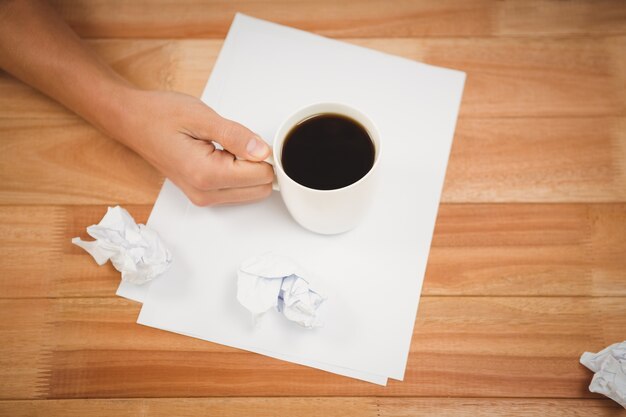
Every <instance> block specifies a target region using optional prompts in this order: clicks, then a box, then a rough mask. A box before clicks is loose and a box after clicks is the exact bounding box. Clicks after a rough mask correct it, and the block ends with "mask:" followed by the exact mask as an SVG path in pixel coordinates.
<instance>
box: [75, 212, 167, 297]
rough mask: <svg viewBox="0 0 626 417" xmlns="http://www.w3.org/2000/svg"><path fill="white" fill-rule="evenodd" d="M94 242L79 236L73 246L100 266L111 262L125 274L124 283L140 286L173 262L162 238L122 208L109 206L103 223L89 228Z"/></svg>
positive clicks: (123, 276)
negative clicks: (81, 249)
mask: <svg viewBox="0 0 626 417" xmlns="http://www.w3.org/2000/svg"><path fill="white" fill-rule="evenodd" d="M87 233H88V234H89V236H91V237H93V238H94V239H95V240H94V241H84V240H81V239H80V238H78V237H75V238H73V239H72V243H73V244H75V245H77V246H80V247H81V248H83V249H84V250H85V251H87V252H88V253H89V254H90V255H91V256H92V257H93V258H94V260H95V261H96V262H97V263H98V265H104V264H105V263H106V262H107V261H108V260H111V263H112V264H113V266H114V267H115V269H117V270H118V271H120V272H121V273H122V281H125V282H129V283H131V284H136V285H141V284H144V283H146V282H148V281H151V280H152V279H154V278H156V277H158V276H159V275H161V274H162V273H163V272H165V271H166V270H167V269H168V268H169V266H170V265H171V263H172V256H171V254H170V252H169V251H168V250H167V248H165V246H164V245H163V243H162V242H161V239H160V238H159V235H158V234H157V233H156V232H155V231H154V230H152V229H150V228H149V227H147V226H145V225H143V224H139V225H138V224H137V223H135V220H134V219H133V217H132V216H131V215H130V214H129V213H128V211H126V210H124V209H123V208H121V207H120V206H116V207H109V208H108V209H107V213H106V215H105V216H104V217H103V218H102V220H101V221H100V223H98V224H95V225H92V226H89V227H88V228H87Z"/></svg>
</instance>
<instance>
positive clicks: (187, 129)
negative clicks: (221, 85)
mask: <svg viewBox="0 0 626 417" xmlns="http://www.w3.org/2000/svg"><path fill="white" fill-rule="evenodd" d="M122 105H123V109H122V111H121V112H120V117H119V120H118V121H119V123H117V124H116V126H115V127H114V128H107V127H106V126H105V130H107V131H109V133H111V134H112V135H113V136H116V137H117V138H118V139H119V140H120V141H122V142H123V143H125V144H126V145H127V146H129V147H130V148H132V149H133V150H134V151H136V152H137V153H138V154H140V155H141V156H142V157H144V158H145V159H146V160H147V161H148V162H150V163H151V164H152V165H153V166H154V167H156V168H157V169H158V170H159V171H161V172H162V173H163V174H164V175H165V176H166V177H168V178H169V179H170V180H171V181H173V182H174V183H175V184H176V185H177V186H178V187H179V188H180V189H181V190H182V191H183V192H184V193H185V194H186V195H187V197H189V199H190V200H191V201H192V202H193V203H194V204H196V205H198V206H212V205H219V204H229V203H243V202H251V201H256V200H260V199H263V198H265V197H267V196H269V195H270V194H271V192H272V180H273V178H274V171H273V169H272V166H271V165H270V164H268V163H266V162H262V161H263V160H264V159H266V158H267V157H268V156H269V155H270V148H269V146H268V145H267V144H266V143H265V142H264V141H263V140H262V139H261V138H260V137H259V136H257V135H256V134H254V133H253V132H252V131H250V130H249V129H247V128H246V127H244V126H242V125H240V124H239V123H236V122H233V121H231V120H228V119H224V118H223V117H221V116H220V115H218V114H217V113H216V112H215V111H214V110H212V109H211V108H210V107H208V106H207V105H205V104H204V103H202V102H201V101H200V100H199V99H197V98H195V97H192V96H189V95H186V94H181V93H174V92H161V91H139V90H132V91H131V92H129V94H128V95H127V96H125V98H124V100H123V101H122ZM213 141H214V142H217V143H219V144H220V145H222V147H223V148H224V150H219V149H216V147H215V145H214V144H213ZM236 157H237V158H236Z"/></svg>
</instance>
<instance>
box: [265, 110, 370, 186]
mask: <svg viewBox="0 0 626 417" xmlns="http://www.w3.org/2000/svg"><path fill="white" fill-rule="evenodd" d="M328 105H330V106H339V107H344V108H348V109H350V110H351V111H353V112H355V113H356V114H358V115H359V117H360V118H362V119H363V120H367V122H368V123H369V124H370V126H371V129H370V128H368V127H367V126H363V127H364V128H365V129H366V130H367V133H368V134H369V136H370V140H371V141H372V142H374V146H375V151H376V155H375V157H374V163H373V164H372V167H371V168H370V169H369V171H367V174H365V175H363V176H362V177H361V178H359V179H358V180H357V181H355V182H353V183H352V184H349V185H346V186H344V187H341V188H333V189H332V190H318V189H317V188H311V187H307V186H306V185H302V184H300V183H299V182H298V181H296V180H294V179H293V178H291V177H290V176H289V175H288V174H287V173H286V172H285V170H284V169H283V164H282V161H281V160H280V159H281V158H276V146H277V143H278V140H277V139H278V134H279V133H280V132H281V131H282V130H283V128H284V127H285V124H286V123H287V121H288V120H290V119H292V118H293V117H294V116H295V115H296V114H298V113H300V112H303V111H305V110H307V109H309V108H311V107H317V106H328ZM322 113H324V111H321V112H319V113H312V114H309V115H308V116H304V117H303V118H302V119H301V120H299V121H298V122H296V123H294V124H293V125H292V126H291V128H293V126H295V125H297V124H298V123H300V122H301V121H303V120H306V119H307V118H310V117H313V116H315V115H317V114H322ZM328 113H332V111H329V112H328ZM338 114H341V115H342V116H346V117H349V118H351V119H354V117H352V116H351V115H348V114H343V113H338ZM356 122H358V123H359V124H361V125H363V123H362V122H361V121H359V120H356ZM370 130H373V132H371V131H370ZM287 133H288V132H285V135H286V134H287ZM374 135H376V138H377V139H378V140H377V141H375V140H374V139H372V136H374ZM283 139H284V138H283ZM280 142H281V145H282V143H283V142H284V140H280ZM381 150H382V144H381V140H380V133H379V130H378V127H377V126H376V125H375V124H374V122H373V121H372V119H371V118H369V117H368V116H367V115H365V114H364V113H363V112H362V111H361V110H359V109H357V108H355V107H354V106H351V105H348V104H345V103H342V102H338V101H319V102H314V103H310V104H307V105H305V106H302V107H300V108H299V109H298V110H296V111H294V112H293V113H291V114H290V115H289V116H287V117H286V118H285V119H284V120H283V122H282V123H281V124H280V126H279V127H278V130H276V134H275V135H274V142H273V143H272V158H273V160H274V167H275V168H276V167H278V169H280V170H281V172H282V173H283V174H285V177H286V178H287V179H288V180H289V181H290V182H291V183H293V184H295V185H296V186H298V187H299V188H302V189H304V190H307V191H313V192H317V193H324V194H329V193H336V192H339V191H345V190H347V189H349V188H352V187H356V186H358V185H359V184H360V183H361V182H364V181H365V179H366V178H368V177H370V176H371V175H372V172H374V168H376V167H377V166H378V165H379V161H380V154H381ZM281 157H282V153H281Z"/></svg>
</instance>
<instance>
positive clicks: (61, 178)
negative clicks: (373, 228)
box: [0, 118, 626, 205]
mask: <svg viewBox="0 0 626 417" xmlns="http://www.w3.org/2000/svg"><path fill="white" fill-rule="evenodd" d="M0 167H1V168H0V204H6V205H20V204H22V205H24V204H46V205H47V204H112V203H119V204H152V203H154V201H155V199H156V196H157V194H158V191H159V189H160V186H161V183H162V177H161V174H160V173H159V172H158V171H156V170H155V169H154V168H152V167H151V166H150V165H149V164H148V163H147V162H145V161H144V160H143V159H142V158H140V157H139V156H138V155H137V154H135V153H133V152H132V151H130V150H128V149H127V148H125V147H123V146H122V145H120V144H118V143H117V142H115V141H113V140H110V139H109V138H107V137H105V136H104V135H103V134H101V133H99V132H98V131H96V130H95V129H94V128H93V127H91V126H89V125H87V124H86V123H84V122H82V121H80V120H76V119H68V118H66V119H57V118H50V119H31V120H28V119H2V118H0ZM416 186H419V181H416ZM441 201H442V202H443V203H493V202H500V203H510V202H517V203H525V202H533V203H562V202H570V203H576V202H626V118H576V119H574V118H565V119H525V118H521V119H489V120H484V119H461V120H459V122H458V125H457V131H456V135H455V139H454V143H453V146H452V152H451V156H450V161H449V164H448V171H447V174H446V180H445V184H444V189H443V194H442V197H441Z"/></svg>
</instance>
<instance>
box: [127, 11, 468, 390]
mask: <svg viewBox="0 0 626 417" xmlns="http://www.w3.org/2000/svg"><path fill="white" fill-rule="evenodd" d="M464 80H465V74H464V73H462V72H458V71H453V70H448V69H443V68H437V67H433V66H429V65H425V64H420V63H417V62H413V61H410V60H407V59H403V58H399V57H394V56H390V55H387V54H384V53H380V52H376V51H372V50H368V49H365V48H361V47H357V46H353V45H349V44H346V43H343V42H338V41H334V40H330V39H326V38H323V37H320V36H316V35H313V34H309V33H306V32H302V31H299V30H295V29H290V28H286V27H283V26H279V25H276V24H272V23H268V22H264V21H261V20H257V19H253V18H250V17H247V16H243V15H237V16H236V18H235V21H234V22H233V25H232V27H231V29H230V32H229V33H228V37H227V38H226V41H225V43H224V46H223V48H222V51H221V53H220V56H219V58H218V60H217V63H216V65H215V68H214V69H213V73H212V74H211V78H210V80H209V83H208V84H207V86H206V89H205V91H204V93H203V95H202V100H203V101H204V102H206V103H207V104H208V105H209V106H211V107H213V108H214V109H215V110H217V111H218V112H219V113H220V114H222V115H223V116H224V117H227V118H230V119H233V120H237V121H239V122H240V123H242V124H244V125H246V126H248V127H249V128H250V129H252V130H253V131H256V132H257V133H259V134H260V135H261V136H262V137H263V138H265V139H267V140H271V139H272V138H273V135H274V132H275V130H276V129H277V128H278V126H279V124H280V123H281V122H282V121H283V120H284V119H285V118H287V116H289V114H291V113H292V112H293V111H294V110H296V109H298V108H300V107H303V106H304V105H307V104H310V103H313V102H320V101H337V102H343V103H346V104H348V105H351V106H353V107H356V108H357V109H359V110H361V111H362V112H364V113H365V114H366V115H368V117H369V118H370V119H371V120H373V122H374V123H375V124H376V125H377V127H378V129H379V131H380V136H381V138H382V142H383V148H384V152H383V154H382V156H381V161H380V163H381V166H380V184H379V185H380V186H379V187H378V191H377V195H376V196H374V198H373V200H374V202H373V206H372V209H371V210H370V212H369V214H368V216H367V217H366V218H365V220H364V221H363V223H362V224H361V225H360V226H359V227H357V228H356V229H355V230H352V231H350V232H348V233H345V234H342V235H337V236H322V235H316V234H313V233H311V232H309V231H307V230H304V229H303V228H301V227H300V226H298V225H297V224H296V223H295V222H294V221H293V220H292V218H291V217H290V216H289V214H288V213H287V211H286V209H285V207H284V205H283V203H282V200H281V199H280V196H279V195H278V194H277V193H275V195H273V196H272V197H271V198H269V199H268V200H266V201H263V202H261V203H257V204H253V205H244V206H235V207H218V208H198V207H196V206H194V205H193V204H192V203H190V202H189V200H188V199H187V198H186V197H185V196H184V195H183V194H182V192H180V191H179V190H178V189H177V188H176V187H175V186H174V185H173V184H171V183H170V182H167V181H166V183H165V184H164V186H163V189H162V190H161V193H160V195H159V198H158V200H157V202H156V204H155V206H154V210H153V212H152V215H151V217H150V220H149V222H148V225H149V226H150V227H152V228H154V229H155V230H156V231H158V233H159V234H160V235H161V237H162V239H163V241H164V242H165V244H166V245H167V247H168V248H169V249H170V250H171V252H172V256H173V260H174V261H173V264H172V267H171V268H170V270H169V271H167V272H166V273H165V274H164V275H163V276H162V277H160V278H159V279H157V280H155V281H153V282H152V283H151V286H150V288H149V291H148V289H147V287H145V288H142V287H133V286H131V285H129V284H124V283H123V284H122V285H121V286H120V289H119V290H118V294H120V295H122V296H125V297H129V298H133V299H137V300H139V301H143V302H144V305H143V308H142V310H141V314H140V316H139V319H138V323H141V324H144V325H147V326H152V327H157V328H160V329H165V330H169V331H172V332H177V333H181V334H185V335H190V336H194V337H198V338H202V339H206V340H209V341H212V342H217V343H221V344H225V345H229V346H234V347H238V348H242V349H247V350H250V351H253V352H259V353H262V354H265V355H268V356H272V357H276V358H280V359H284V360H288V361H292V362H296V363H300V364H304V365H309V366H313V367H316V368H320V369H324V370H327V371H330V372H335V373H338V374H342V375H347V376H351V377H354V378H359V379H363V380H366V381H370V382H374V383H378V384H385V383H386V381H387V378H388V377H390V378H393V379H398V380H402V379H403V377H404V371H405V367H406V362H407V356H408V351H409V345H410V343H411V336H412V333H413V324H414V321H415V316H416V312H417V305H418V301H419V297H420V291H421V287H422V281H423V277H424V270H425V268H426V261H427V258H428V251H429V248H430V242H431V238H432V232H433V228H434V224H435V218H436V214H437V208H438V204H439V197H440V194H441V189H442V186H443V179H444V175H445V170H446V165H447V161H448V156H449V152H450V146H451V143H452V137H453V134H454V127H455V123H456V118H457V113H458V109H459V105H460V101H461V94H462V91H463V84H464ZM268 251H272V252H275V253H279V254H283V255H286V256H289V257H291V258H293V259H294V260H297V262H298V263H299V264H301V265H302V266H303V267H304V268H306V269H307V270H309V271H312V272H314V274H315V276H316V277H318V282H316V283H315V284H316V286H317V287H319V288H322V289H323V292H324V295H325V296H326V297H327V301H326V303H325V304H324V306H323V311H321V312H320V314H321V319H322V321H323V322H324V323H325V326H324V327H322V328H317V329H313V330H311V329H304V328H302V327H300V326H298V325H297V324H295V323H292V322H289V321H287V320H284V319H281V317H280V315H278V314H267V315H266V317H264V320H263V321H262V323H261V324H260V325H259V326H258V327H256V328H255V327H253V325H252V323H251V320H250V314H249V312H248V311H247V310H246V309H245V308H244V307H243V306H241V305H240V304H239V303H238V302H237V298H236V292H237V268H238V266H239V265H240V264H241V262H242V261H244V260H245V259H248V258H250V257H252V256H254V255H259V254H261V253H263V252H268Z"/></svg>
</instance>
